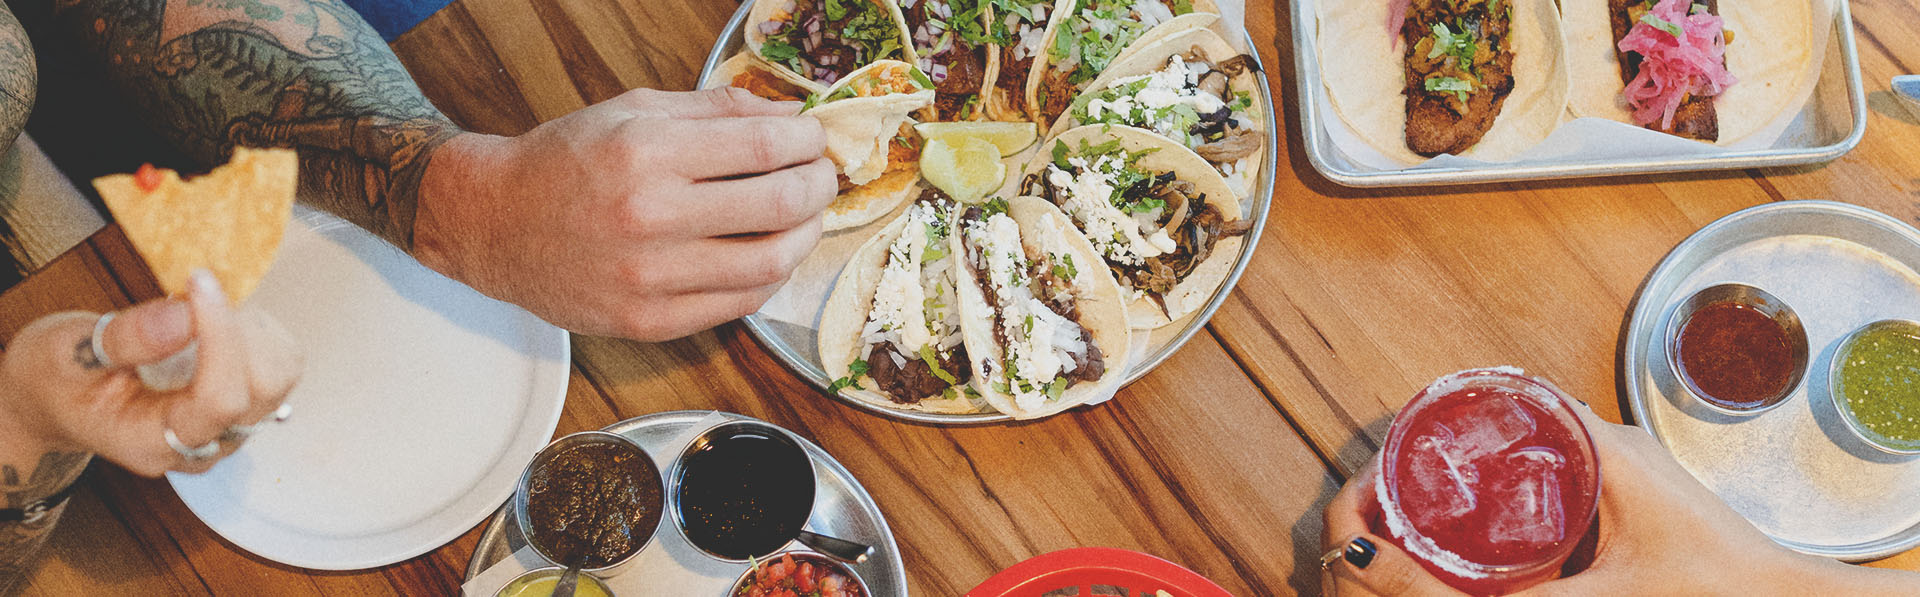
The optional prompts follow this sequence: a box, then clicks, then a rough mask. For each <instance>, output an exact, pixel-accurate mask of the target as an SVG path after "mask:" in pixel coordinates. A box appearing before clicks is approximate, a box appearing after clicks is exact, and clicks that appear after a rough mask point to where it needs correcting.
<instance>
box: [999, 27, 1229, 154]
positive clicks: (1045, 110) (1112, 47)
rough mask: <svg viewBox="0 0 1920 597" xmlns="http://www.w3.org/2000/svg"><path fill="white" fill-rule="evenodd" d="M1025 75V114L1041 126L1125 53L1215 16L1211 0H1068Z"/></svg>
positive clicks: (1051, 124) (1049, 29) (1058, 114)
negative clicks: (1030, 68)
mask: <svg viewBox="0 0 1920 597" xmlns="http://www.w3.org/2000/svg"><path fill="white" fill-rule="evenodd" d="M1057 8H1058V9H1059V10H1056V11H1055V14H1054V15H1053V19H1052V22H1050V23H1048V25H1047V34H1046V37H1045V38H1043V40H1042V41H1041V50H1042V51H1041V52H1040V55H1039V56H1037V57H1036V59H1035V60H1034V62H1033V67H1032V70H1031V71H1030V72H1029V73H1028V75H1027V89H1026V97H1027V115H1028V116H1029V119H1031V120H1032V121H1034V122H1036V123H1039V125H1040V127H1041V128H1043V129H1044V128H1048V127H1051V126H1053V121H1054V119H1055V118H1058V117H1059V116H1060V114H1061V113H1062V112H1065V111H1066V110H1067V106H1068V104H1070V103H1072V102H1073V99H1074V98H1075V97H1078V96H1079V95H1080V92H1082V91H1085V90H1086V89H1087V88H1088V87H1089V86H1091V85H1092V84H1093V81H1094V80H1095V79H1097V78H1099V77H1100V73H1101V72H1104V71H1105V70H1106V69H1107V67H1109V66H1112V65H1113V63H1114V62H1115V61H1118V60H1120V59H1122V58H1125V57H1126V56H1128V55H1129V52H1130V51H1132V50H1135V49H1138V48H1144V47H1149V46H1151V45H1152V44H1153V43H1154V42H1156V41H1158V40H1161V39H1164V38H1166V37H1168V36H1170V35H1173V34H1176V33H1179V32H1182V31H1186V30H1188V29H1195V28H1205V27H1208V26H1211V25H1212V24H1213V23H1214V21H1217V20H1219V19H1220V9H1219V8H1218V7H1216V6H1215V5H1214V4H1213V1H1212V0H1137V1H1135V0H1067V1H1065V2H1061V3H1060V5H1059V6H1058V7H1057Z"/></svg>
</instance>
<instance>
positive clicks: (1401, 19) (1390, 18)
mask: <svg viewBox="0 0 1920 597" xmlns="http://www.w3.org/2000/svg"><path fill="white" fill-rule="evenodd" d="M1412 1H1413V0H1387V2H1388V4H1387V35H1391V36H1393V43H1394V45H1399V44H1400V26H1401V25H1402V24H1404V23H1405V22H1406V20H1407V5H1408V4H1409V3H1411V2H1412Z"/></svg>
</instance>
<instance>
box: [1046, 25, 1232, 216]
mask: <svg viewBox="0 0 1920 597" xmlns="http://www.w3.org/2000/svg"><path fill="white" fill-rule="evenodd" d="M1256 72H1258V67H1257V66H1256V63H1255V61H1254V59H1253V57H1252V56H1248V55H1246V54H1242V53H1240V51H1238V50H1235V49H1234V48H1233V46H1231V45H1229V44H1227V41H1226V40H1224V39H1221V38H1220V35H1219V34H1217V33H1214V32H1213V31H1212V30H1210V29H1205V28H1199V29H1189V30H1187V31H1184V32H1181V33H1177V34H1174V35H1173V36H1171V37H1168V38H1166V39H1164V40H1161V41H1160V42H1157V43H1155V44H1154V45H1153V46H1152V47H1150V48H1143V49H1141V50H1140V51H1139V52H1137V53H1134V54H1133V55H1131V56H1128V57H1127V58H1126V59H1124V60H1121V61H1120V62H1117V63H1115V64H1114V65H1113V66H1111V67H1109V68H1107V70H1106V72H1104V73H1101V75H1100V78H1099V79H1095V80H1094V82H1093V85H1092V86H1090V87H1089V88H1088V89H1087V91H1086V92H1085V93H1082V94H1080V97H1079V98H1077V99H1075V100H1074V101H1073V104H1072V106H1071V107H1069V108H1068V109H1067V111H1066V112H1065V113H1064V114H1062V115H1061V118H1060V119H1059V120H1058V121H1057V122H1055V123H1054V126H1053V134H1059V133H1062V132H1065V131H1066V130H1067V129H1071V128H1075V127H1079V126H1083V125H1088V124H1113V125H1122V126H1131V127H1136V128H1141V129H1146V130H1149V131H1153V132H1154V133H1157V134H1159V135H1160V136H1163V137H1166V138H1168V139H1169V140H1171V141H1173V142H1175V143H1178V144H1180V145H1181V146H1184V147H1186V148H1187V149H1190V150H1193V152H1194V153H1197V154H1200V157H1202V158H1205V159H1206V160H1207V162H1208V163H1210V164H1213V167H1214V169H1215V170H1218V171H1220V174H1221V176H1223V177H1225V178H1226V179H1227V186H1229V187H1231V188H1232V189H1233V191H1234V194H1235V196H1236V197H1241V198H1244V197H1246V196H1247V194H1248V193H1249V192H1250V191H1249V190H1250V189H1251V188H1252V187H1253V185H1254V184H1255V181H1257V180H1258V178H1259V177H1258V175H1259V171H1260V165H1261V158H1262V154H1263V153H1264V150H1265V148H1266V142H1267V134H1268V124H1267V122H1266V116H1265V114H1266V106H1264V105H1263V104H1262V103H1261V100H1260V89H1259V85H1260V80H1259V77H1258V76H1256V74H1255V73H1256Z"/></svg>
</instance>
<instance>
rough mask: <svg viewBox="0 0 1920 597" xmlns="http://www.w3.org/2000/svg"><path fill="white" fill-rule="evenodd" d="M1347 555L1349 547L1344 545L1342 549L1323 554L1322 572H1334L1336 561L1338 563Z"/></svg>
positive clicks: (1334, 549)
mask: <svg viewBox="0 0 1920 597" xmlns="http://www.w3.org/2000/svg"><path fill="white" fill-rule="evenodd" d="M1346 553H1347V547H1346V546H1345V545H1342V546H1340V547H1335V548H1333V549H1332V550H1329V551H1327V553H1325V554H1321V556H1320V570H1321V571H1323V572H1324V571H1328V570H1332V566H1333V563H1334V562H1335V561H1338V560H1339V559H1340V558H1341V557H1342V556H1344V555H1345V554H1346Z"/></svg>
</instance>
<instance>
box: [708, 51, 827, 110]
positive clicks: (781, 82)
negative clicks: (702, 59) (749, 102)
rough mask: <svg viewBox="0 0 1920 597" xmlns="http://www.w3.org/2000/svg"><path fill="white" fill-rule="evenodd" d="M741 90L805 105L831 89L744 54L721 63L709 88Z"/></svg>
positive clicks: (710, 80) (709, 81)
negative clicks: (807, 101)
mask: <svg viewBox="0 0 1920 597" xmlns="http://www.w3.org/2000/svg"><path fill="white" fill-rule="evenodd" d="M715 87H739V88H741V89H745V90H747V92H748V93H752V94H754V95H757V96H760V97H764V98H767V99H770V100H774V101H777V102H801V101H806V99H807V98H809V97H813V95H814V94H816V93H820V92H822V91H825V90H826V89H827V88H826V87H825V86H822V85H820V84H818V83H814V82H813V81H808V80H806V79H804V78H801V77H799V76H797V75H794V74H793V73H792V72H790V71H787V70H786V69H783V68H776V67H775V66H774V65H771V64H768V63H767V61H765V60H761V59H760V57H759V56H755V55H753V54H749V53H746V52H741V53H739V54H734V55H733V57H732V58H728V59H727V61H726V62H722V63H720V67H719V68H717V69H715V70H714V73H713V76H712V77H710V78H708V79H707V84H706V88H708V89H711V88H715Z"/></svg>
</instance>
